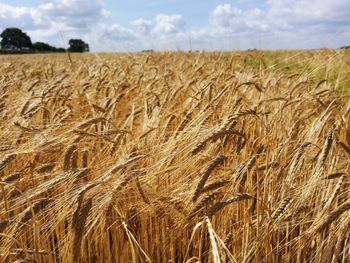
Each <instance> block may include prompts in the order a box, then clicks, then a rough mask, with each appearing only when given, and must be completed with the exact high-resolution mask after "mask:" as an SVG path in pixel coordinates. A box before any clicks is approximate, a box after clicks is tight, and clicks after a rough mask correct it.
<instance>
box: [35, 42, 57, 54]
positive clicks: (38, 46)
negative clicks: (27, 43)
mask: <svg viewBox="0 0 350 263" xmlns="http://www.w3.org/2000/svg"><path fill="white" fill-rule="evenodd" d="M33 47H34V49H35V50H36V51H41V52H42V51H44V52H55V51H57V48H55V47H53V46H51V45H49V44H47V43H44V42H35V43H34V44H33Z"/></svg>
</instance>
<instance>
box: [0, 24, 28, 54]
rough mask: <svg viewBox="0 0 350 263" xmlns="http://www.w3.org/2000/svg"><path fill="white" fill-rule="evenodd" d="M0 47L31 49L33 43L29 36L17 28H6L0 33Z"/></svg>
mask: <svg viewBox="0 0 350 263" xmlns="http://www.w3.org/2000/svg"><path fill="white" fill-rule="evenodd" d="M0 37H1V38H2V39H1V42H0V45H1V48H4V49H20V50H23V49H32V48H33V44H32V41H31V39H30V37H29V36H28V35H27V34H26V33H24V32H23V31H22V30H21V29H19V28H14V27H13V28H6V29H5V30H4V31H2V33H1V34H0Z"/></svg>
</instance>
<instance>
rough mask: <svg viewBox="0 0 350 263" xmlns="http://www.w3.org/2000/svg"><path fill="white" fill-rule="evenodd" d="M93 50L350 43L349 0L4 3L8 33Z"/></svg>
mask: <svg viewBox="0 0 350 263" xmlns="http://www.w3.org/2000/svg"><path fill="white" fill-rule="evenodd" d="M6 27H19V28H21V29H23V30H24V31H25V32H27V33H28V34H29V35H30V36H31V38H32V40H33V41H44V42H48V43H50V44H52V45H56V46H66V44H67V42H68V40H69V39H70V38H82V39H84V40H85V41H86V42H88V43H89V44H90V47H91V50H93V51H138V50H142V49H156V50H164V49H170V50H178V49H181V50H188V49H190V48H192V49H207V50H238V49H241V50H245V49H249V48H258V49H290V48H298V49H299V48H302V49H307V48H321V47H339V46H342V45H350V1H349V0H294V1H290V0H266V1H264V0H236V1H228V0H227V1H224V0H208V1H199V0H128V1H119V0H117V1H112V0H48V1H42V0H31V1H19V0H13V1H9V0H0V30H1V31H2V30H3V29H5V28H6Z"/></svg>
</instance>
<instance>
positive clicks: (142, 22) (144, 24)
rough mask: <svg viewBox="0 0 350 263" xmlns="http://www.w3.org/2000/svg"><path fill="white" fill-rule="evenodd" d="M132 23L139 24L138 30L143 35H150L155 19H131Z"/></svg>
mask: <svg viewBox="0 0 350 263" xmlns="http://www.w3.org/2000/svg"><path fill="white" fill-rule="evenodd" d="M130 24H131V25H134V26H137V28H138V31H139V32H140V33H141V34H142V35H148V34H149V33H150V32H151V30H152V27H153V21H151V20H146V19H143V18H139V19H137V20H134V21H131V23H130Z"/></svg>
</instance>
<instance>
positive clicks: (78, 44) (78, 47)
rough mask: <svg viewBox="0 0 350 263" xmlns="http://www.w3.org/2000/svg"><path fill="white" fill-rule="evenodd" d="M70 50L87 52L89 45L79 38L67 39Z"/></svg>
mask: <svg viewBox="0 0 350 263" xmlns="http://www.w3.org/2000/svg"><path fill="white" fill-rule="evenodd" d="M68 51H70V52H89V51H90V49H89V45H88V44H87V43H85V42H84V41H83V40H81V39H71V40H69V48H68Z"/></svg>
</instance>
